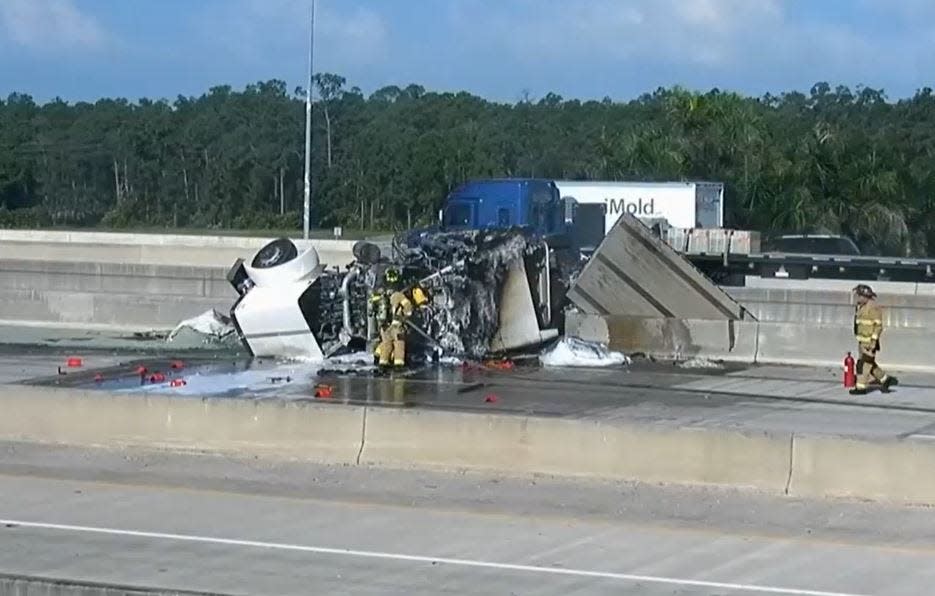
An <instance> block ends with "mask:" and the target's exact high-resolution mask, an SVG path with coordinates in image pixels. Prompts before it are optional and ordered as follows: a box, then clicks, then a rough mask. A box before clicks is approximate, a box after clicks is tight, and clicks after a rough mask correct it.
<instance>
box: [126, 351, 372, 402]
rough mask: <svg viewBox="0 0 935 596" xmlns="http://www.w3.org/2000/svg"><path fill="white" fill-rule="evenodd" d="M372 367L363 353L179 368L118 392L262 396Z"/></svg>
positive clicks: (369, 359) (369, 357)
mask: <svg viewBox="0 0 935 596" xmlns="http://www.w3.org/2000/svg"><path fill="white" fill-rule="evenodd" d="M373 368H375V367H374V366H373V357H372V356H370V355H369V354H367V353H366V352H358V353H355V354H343V355H340V356H334V357H332V358H329V359H328V360H326V361H325V362H323V363H322V362H317V363H309V362H302V361H300V360H296V361H289V362H277V363H272V364H269V365H265V364H264V365H257V366H250V365H248V366H247V368H245V369H243V370H237V371H233V372H217V371H208V372H195V373H192V374H187V373H186V371H185V370H184V369H183V370H179V371H175V372H174V374H172V375H167V378H166V380H165V381H164V382H160V383H147V384H145V385H140V386H138V387H131V388H128V389H123V390H119V392H121V393H146V394H167V395H189V396H196V395H197V396H212V395H230V394H240V393H264V392H273V391H279V390H281V389H283V388H285V387H290V386H294V385H296V384H299V385H305V386H310V385H312V384H314V382H315V380H316V378H317V376H318V374H319V372H321V370H322V369H327V370H328V371H331V372H334V371H338V372H341V371H345V372H355V371H356V372H360V371H366V370H372V369H373ZM173 379H182V380H184V382H185V383H184V384H180V385H177V386H172V384H171V382H172V380H173Z"/></svg>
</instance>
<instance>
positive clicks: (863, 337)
mask: <svg viewBox="0 0 935 596" xmlns="http://www.w3.org/2000/svg"><path fill="white" fill-rule="evenodd" d="M875 340H876V338H875V337H873V336H870V335H858V336H857V341H858V342H860V343H862V344H866V343H870V342H872V341H875Z"/></svg>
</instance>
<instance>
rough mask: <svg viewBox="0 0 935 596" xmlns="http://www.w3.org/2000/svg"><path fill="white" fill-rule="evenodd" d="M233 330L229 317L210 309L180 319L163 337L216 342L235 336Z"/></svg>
mask: <svg viewBox="0 0 935 596" xmlns="http://www.w3.org/2000/svg"><path fill="white" fill-rule="evenodd" d="M235 331H236V330H235V329H234V326H233V324H232V323H231V320H230V317H226V316H224V315H223V314H221V313H219V312H218V311H217V310H215V309H211V310H209V311H205V312H203V313H201V314H200V315H198V316H197V317H192V318H191V319H186V320H184V321H182V322H181V323H179V324H178V325H176V326H175V329H173V330H172V331H170V332H169V333H168V335H166V336H165V339H166V341H168V342H179V341H183V340H187V341H191V340H197V339H201V341H202V343H218V342H221V341H223V340H224V339H226V338H228V337H235V336H236V332H235ZM186 343H187V342H186Z"/></svg>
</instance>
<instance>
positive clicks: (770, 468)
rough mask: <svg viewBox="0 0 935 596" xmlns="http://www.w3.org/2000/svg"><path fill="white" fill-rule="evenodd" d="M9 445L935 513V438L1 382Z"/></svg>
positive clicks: (1, 429) (3, 436) (2, 433)
mask: <svg viewBox="0 0 935 596" xmlns="http://www.w3.org/2000/svg"><path fill="white" fill-rule="evenodd" d="M0 408H2V409H3V411H4V416H2V417H0V440H6V441H25V442H34V443H43V444H62V445H74V446H81V447H103V448H118V449H119V448H134V447H135V448H144V449H152V448H156V449H168V450H173V451H183V452H184V451H193V450H194V451H199V452H208V453H218V454H225V455H232V456H236V457H262V458H264V459H268V460H271V461H273V460H279V461H282V460H293V461H310V462H319V463H330V464H345V465H348V464H350V465H356V464H361V465H375V466H387V467H396V468H426V469H446V470H461V469H475V470H485V471H491V472H496V473H503V474H510V475H521V476H522V475H532V474H551V475H557V476H571V477H574V476H579V477H593V478H603V479H616V480H627V481H637V482H653V483H656V482H659V483H670V484H684V485H698V484H704V485H715V486H723V487H734V488H752V489H756V490H761V491H766V492H769V493H773V494H790V495H795V496H802V497H849V498H859V499H872V500H878V501H888V502H899V503H915V504H927V505H935V476H932V475H931V474H927V472H926V470H929V469H931V468H932V466H933V465H935V444H932V443H927V442H920V441H914V440H879V441H877V440H870V439H866V440H865V439H857V438H853V437H843V438H842V437H833V436H819V437H813V436H798V435H793V434H791V433H750V434H747V433H741V432H737V431H735V430H733V429H727V428H712V427H706V428H685V427H678V426H675V425H666V424H655V425H634V424H628V423H622V422H617V421H613V422H605V421H597V420H587V419H556V418H545V417H542V418H540V417H530V416H517V415H510V414H476V413H464V412H451V411H430V410H410V409H405V410H396V409H389V408H383V407H356V406H345V405H341V404H328V405H325V404H321V403H318V402H314V401H311V400H300V401H279V400H260V401H253V400H247V399H198V398H182V397H165V396H139V395H133V396H130V395H120V394H108V393H104V392H89V391H71V390H66V389H50V388H38V387H20V386H3V387H0Z"/></svg>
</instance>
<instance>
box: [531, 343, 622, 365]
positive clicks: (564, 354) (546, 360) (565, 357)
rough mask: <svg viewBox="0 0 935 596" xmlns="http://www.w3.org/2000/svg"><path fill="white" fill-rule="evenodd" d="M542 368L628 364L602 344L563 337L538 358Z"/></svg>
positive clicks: (620, 354) (618, 353) (619, 355)
mask: <svg viewBox="0 0 935 596" xmlns="http://www.w3.org/2000/svg"><path fill="white" fill-rule="evenodd" d="M539 361H540V362H541V363H542V365H543V366H569V367H572V366H574V367H605V366H621V365H625V364H630V362H631V361H630V359H629V358H628V357H627V356H626V355H625V354H623V353H621V352H614V351H611V350H609V349H608V348H607V346H605V345H604V344H600V343H596V342H589V341H584V340H582V339H578V338H576V337H565V338H563V339H562V340H561V341H559V342H558V343H556V344H555V345H554V346H552V347H551V348H550V349H548V350H546V351H545V352H544V353H543V354H541V355H540V356H539Z"/></svg>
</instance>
